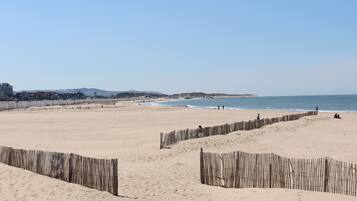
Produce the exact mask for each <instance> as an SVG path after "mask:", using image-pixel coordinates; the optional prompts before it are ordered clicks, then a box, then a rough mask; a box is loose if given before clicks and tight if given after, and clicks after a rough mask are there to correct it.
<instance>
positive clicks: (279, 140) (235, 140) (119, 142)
mask: <svg viewBox="0 0 357 201" xmlns="http://www.w3.org/2000/svg"><path fill="white" fill-rule="evenodd" d="M258 112H259V113H261V116H262V118H264V117H275V116H281V115H284V114H287V113H289V112H287V111H272V110H261V111H254V110H242V111H233V110H231V111H229V110H225V111H222V110H221V111H217V110H208V109H188V108H170V107H154V106H140V107H139V106H137V105H136V104H134V103H121V104H120V105H119V106H118V107H114V108H100V107H96V108H93V109H87V110H76V109H68V108H67V109H61V108H58V109H50V108H48V109H46V110H44V109H41V110H36V109H33V110H28V111H13V112H0V122H1V123H0V139H1V140H0V144H1V145H6V146H12V147H16V148H24V149H38V150H49V151H59V152H74V153H78V154H81V155H85V156H93V157H104V158H111V157H116V158H118V160H119V194H120V195H121V196H120V197H114V196H112V195H111V194H109V193H106V192H100V191H97V190H93V189H89V188H85V187H82V186H79V185H75V184H69V183H66V182H63V181H59V180H56V179H51V178H48V177H45V176H41V175H37V174H34V173H31V172H29V171H25V170H22V169H17V168H14V167H9V166H6V165H3V164H0V200H9V201H10V200H14V201H15V200H16V201H18V200H40V201H43V200H54V201H59V200H86V201H88V200H104V201H105V200H162V201H164V200H165V201H166V200H355V199H356V198H355V197H351V196H345V195H335V194H329V193H319V192H307V191H301V190H287V189H224V188H220V187H212V186H206V185H202V184H200V181H199V149H200V148H201V147H202V148H203V149H204V150H207V151H215V152H228V151H236V150H241V151H247V152H274V153H277V154H280V155H283V156H289V157H300V158H314V157H320V156H331V157H333V158H335V159H339V160H344V161H351V162H356V163H357V146H356V142H357V126H356V125H355V122H357V114H356V113H345V114H343V115H342V117H343V119H342V120H336V119H333V118H331V116H332V114H329V113H323V114H320V115H319V116H318V117H306V118H303V119H300V120H298V121H291V122H283V123H278V124H274V125H270V126H266V127H264V128H262V129H258V130H252V131H242V132H236V133H232V134H228V135H225V136H214V137H209V138H201V139H194V140H188V141H184V142H181V143H179V144H177V145H174V146H172V148H171V149H164V150H159V133H160V131H169V130H172V129H182V128H195V127H197V126H198V125H202V126H208V125H216V124H222V123H227V122H235V121H241V120H249V119H253V118H255V116H256V114H257V113H258Z"/></svg>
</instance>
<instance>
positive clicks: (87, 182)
mask: <svg viewBox="0 0 357 201" xmlns="http://www.w3.org/2000/svg"><path fill="white" fill-rule="evenodd" d="M0 162H1V163H4V164H7V165H9V166H14V167H18V168H23V169H26V170H29V171H32V172H34V173H37V174H41V175H46V176H49V177H52V178H56V179H60V180H63V181H66V182H70V183H75V184H79V185H82V186H85V187H89V188H94V189H97V190H100V191H108V192H110V193H111V194H113V195H115V196H117V195H118V160H117V159H96V158H89V157H84V156H80V155H77V154H72V153H57V152H45V151H37V150H23V149H14V148H11V147H5V146H0Z"/></svg>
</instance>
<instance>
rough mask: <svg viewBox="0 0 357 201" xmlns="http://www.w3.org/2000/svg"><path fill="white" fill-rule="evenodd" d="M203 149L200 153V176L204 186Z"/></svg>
mask: <svg viewBox="0 0 357 201" xmlns="http://www.w3.org/2000/svg"><path fill="white" fill-rule="evenodd" d="M203 169H204V166H203V149H202V148H201V152H200V176H201V184H204V175H203V174H204V173H203Z"/></svg>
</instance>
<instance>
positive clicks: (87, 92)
mask: <svg viewBox="0 0 357 201" xmlns="http://www.w3.org/2000/svg"><path fill="white" fill-rule="evenodd" d="M55 91H56V92H58V93H78V92H81V93H83V94H84V95H86V96H95V95H97V96H104V97H111V96H118V97H124V96H126V95H129V96H141V95H153V96H155V95H156V96H166V95H165V94H163V93H160V92H154V91H135V90H129V91H107V90H102V89H96V88H78V89H60V90H55ZM120 94H123V96H120Z"/></svg>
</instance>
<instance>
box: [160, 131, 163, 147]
mask: <svg viewBox="0 0 357 201" xmlns="http://www.w3.org/2000/svg"><path fill="white" fill-rule="evenodd" d="M162 135H163V134H162V133H160V149H162V139H163V136H162Z"/></svg>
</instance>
